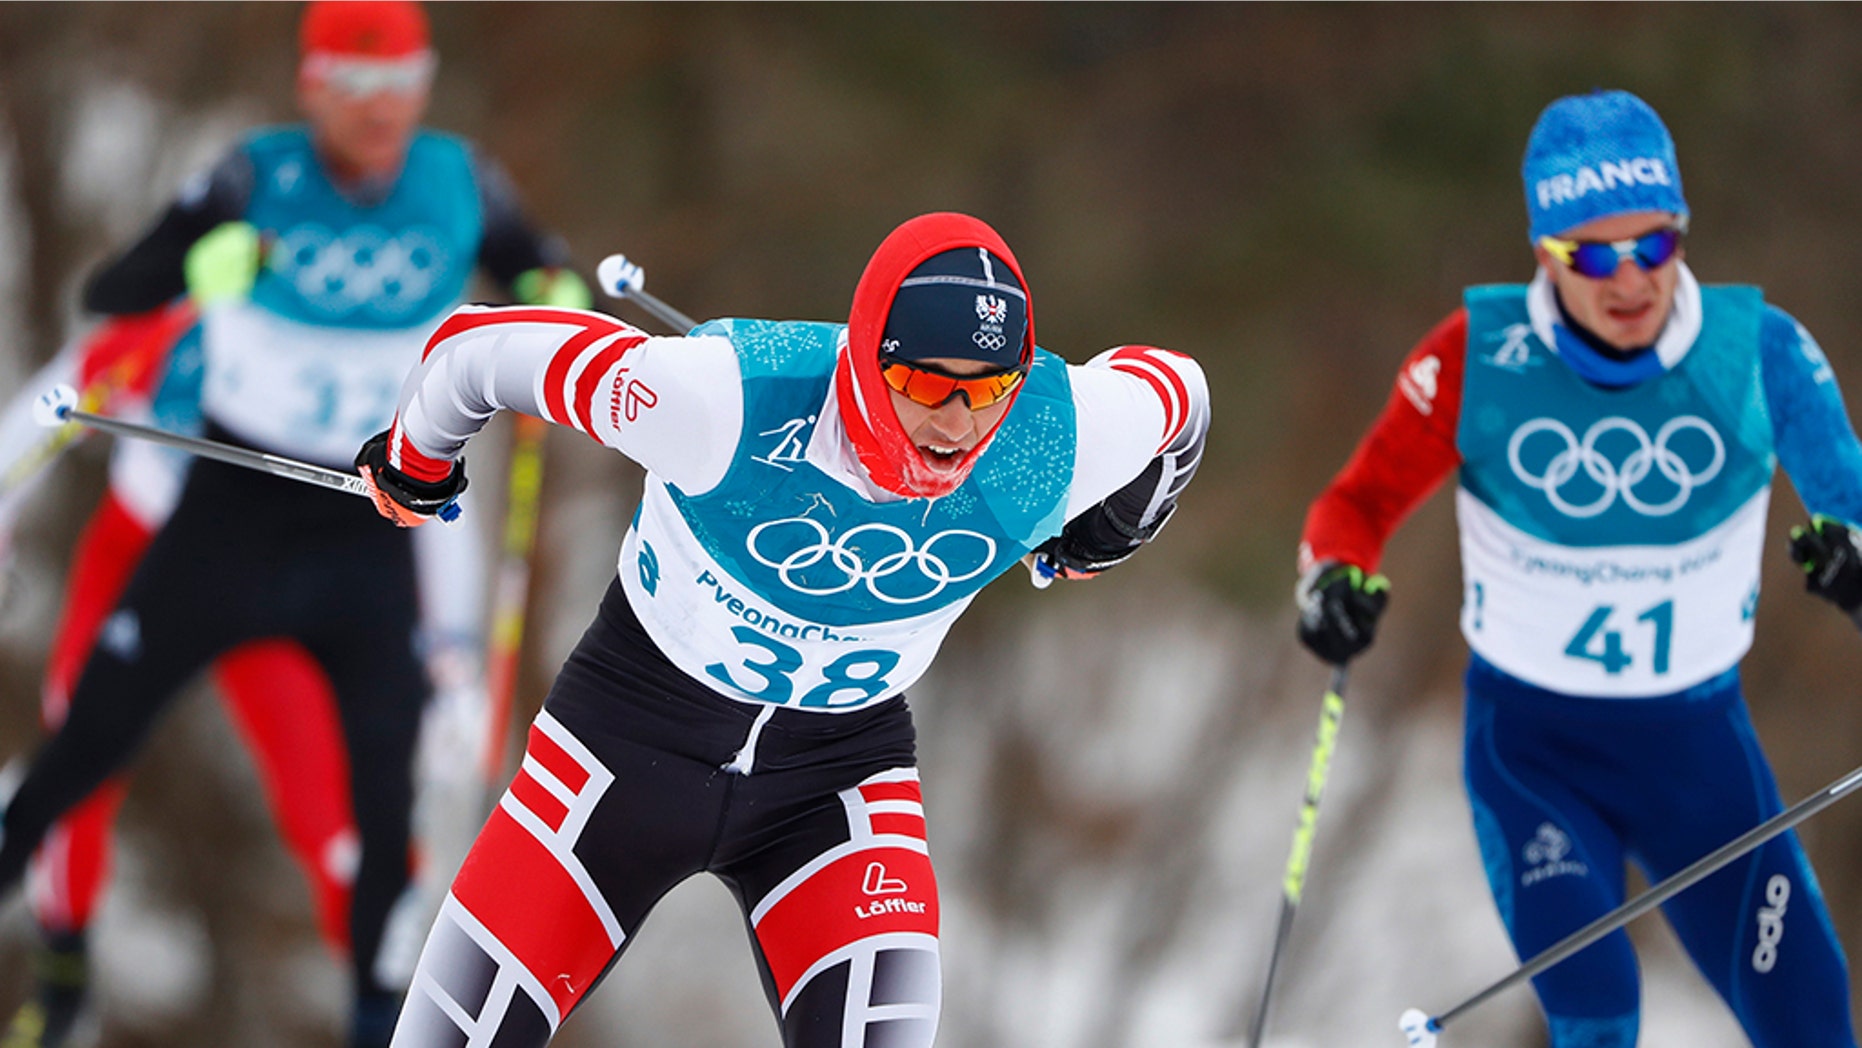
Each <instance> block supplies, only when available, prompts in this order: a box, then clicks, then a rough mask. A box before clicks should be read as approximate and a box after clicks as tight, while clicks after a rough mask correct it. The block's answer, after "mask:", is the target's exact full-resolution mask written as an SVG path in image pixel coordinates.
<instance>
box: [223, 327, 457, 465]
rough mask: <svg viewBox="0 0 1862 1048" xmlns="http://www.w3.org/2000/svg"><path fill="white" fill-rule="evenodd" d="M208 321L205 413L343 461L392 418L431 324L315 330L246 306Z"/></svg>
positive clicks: (316, 456)
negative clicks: (390, 328) (379, 328)
mask: <svg viewBox="0 0 1862 1048" xmlns="http://www.w3.org/2000/svg"><path fill="white" fill-rule="evenodd" d="M203 323H204V338H205V348H206V378H205V380H204V382H203V384H202V389H201V409H202V411H203V413H204V414H205V415H206V416H207V417H208V418H209V419H211V420H213V421H214V422H216V423H218V424H220V425H221V426H224V427H225V428H226V429H227V430H229V431H231V432H233V433H235V434H237V435H238V436H239V437H241V438H243V439H245V440H248V441H251V442H252V443H253V444H255V445H258V446H260V447H263V448H265V449H267V450H269V451H275V452H278V453H280V454H284V455H289V456H292V457H294V458H300V459H305V460H307V461H310V462H314V463H319V464H322V465H327V466H333V467H337V468H346V467H347V466H349V464H350V463H351V462H352V461H354V459H355V454H356V449H357V448H359V447H361V446H362V442H363V441H365V440H367V439H368V438H369V437H372V436H374V435H375V434H376V433H379V432H381V431H382V430H383V429H385V428H387V426H388V423H389V422H390V421H392V420H393V418H394V409H395V403H396V401H397V400H398V398H399V397H400V393H401V383H402V381H403V380H405V379H406V377H407V373H408V372H409V371H410V370H412V369H413V367H414V365H415V364H417V363H419V362H420V352H421V349H422V347H423V346H424V345H425V344H426V338H427V335H428V334H429V333H430V330H431V327H432V325H427V324H423V325H421V326H419V327H414V328H400V329H394V330H370V329H359V328H330V327H313V326H311V325H307V324H300V323H297V322H295V321H292V320H287V319H285V318H283V317H280V316H278V315H277V314H275V313H272V312H270V311H268V310H265V309H261V308H259V307H257V306H254V305H251V304H249V303H239V304H236V305H231V306H227V307H222V308H217V309H214V310H211V311H210V312H209V313H208V314H207V316H206V318H205V319H204V321H203Z"/></svg>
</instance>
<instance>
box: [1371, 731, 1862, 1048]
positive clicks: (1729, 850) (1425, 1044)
mask: <svg viewBox="0 0 1862 1048" xmlns="http://www.w3.org/2000/svg"><path fill="white" fill-rule="evenodd" d="M1857 786H1862V768H1857V769H1855V770H1854V771H1852V772H1850V773H1849V774H1847V775H1845V776H1843V777H1842V778H1840V779H1837V780H1836V781H1835V782H1832V783H1830V784H1829V785H1828V786H1825V787H1824V788H1823V789H1821V790H1819V791H1817V792H1816V793H1813V794H1811V795H1810V796H1808V797H1806V798H1804V799H1803V800H1801V801H1799V802H1797V803H1796V804H1794V805H1792V806H1791V807H1789V808H1787V809H1785V810H1784V811H1781V812H1779V813H1778V814H1776V815H1774V816H1772V817H1771V818H1769V819H1766V820H1765V821H1764V822H1762V823H1760V824H1758V825H1757V826H1754V827H1753V828H1752V829H1750V830H1747V831H1746V832H1745V833H1743V834H1741V835H1740V836H1738V837H1736V838H1734V839H1733V840H1730V841H1728V842H1726V843H1725V844H1723V845H1721V846H1720V847H1719V848H1717V849H1715V850H1714V851H1712V852H1710V853H1708V854H1707V855H1704V856H1702V857H1701V858H1699V859H1697V860H1695V861H1694V863H1693V864H1692V865H1690V866H1688V867H1687V868H1686V869H1684V870H1682V871H1680V872H1679V873H1676V874H1674V875H1673V876H1671V877H1669V878H1668V879H1667V880H1665V881H1663V882H1661V883H1660V884H1658V885H1656V886H1655V887H1653V888H1650V889H1649V890H1648V891H1645V892H1643V893H1642V894H1641V895H1638V896H1636V897H1635V898H1634V899H1631V900H1630V901H1628V902H1626V903H1624V904H1623V905H1621V906H1618V907H1617V908H1616V909H1614V910H1611V911H1610V912H1609V913H1606V914H1604V915H1603V916H1602V917H1599V918H1597V919H1596V920H1594V921H1592V922H1590V923H1589V924H1587V925H1585V926H1584V927H1582V928H1579V929H1578V930H1577V931H1575V932H1572V933H1571V934H1570V935H1567V936H1565V937H1564V938H1563V939H1561V940H1559V941H1558V942H1556V943H1554V944H1552V945H1551V946H1549V947H1547V948H1546V949H1544V950H1542V951H1540V952H1539V954H1538V956H1536V957H1534V958H1533V959H1532V960H1530V961H1528V962H1526V963H1525V964H1522V965H1520V966H1519V967H1518V968H1516V969H1514V970H1513V972H1512V974H1510V975H1508V976H1506V977H1505V978H1504V979H1501V980H1500V981H1498V982H1496V983H1494V984H1493V985H1492V986H1489V987H1487V988H1486V989H1485V990H1482V991H1481V992H1479V993H1477V994H1475V995H1474V996H1472V997H1470V998H1468V999H1467V1000H1465V1001H1463V1002H1461V1003H1460V1004H1457V1005H1455V1006H1454V1007H1453V1008H1450V1009H1449V1010H1448V1011H1445V1012H1443V1013H1442V1014H1441V1015H1436V1016H1431V1015H1429V1014H1427V1013H1426V1012H1424V1011H1423V1010H1422V1009H1420V1008H1411V1009H1409V1010H1408V1011H1406V1012H1404V1013H1403V1016H1402V1018H1400V1019H1398V1020H1397V1025H1398V1027H1399V1028H1401V1029H1402V1031H1403V1032H1404V1033H1405V1034H1407V1035H1408V1036H1409V1043H1410V1045H1411V1046H1412V1048H1435V1043H1436V1034H1437V1033H1440V1032H1441V1030H1442V1028H1443V1027H1446V1026H1447V1025H1448V1024H1449V1023H1451V1022H1454V1021H1455V1020H1456V1019H1458V1018H1460V1017H1461V1016H1462V1015H1464V1014H1465V1013H1467V1012H1468V1011H1470V1010H1471V1009H1473V1008H1476V1007H1478V1006H1480V1005H1481V1004H1483V1003H1485V1002H1486V1001H1487V1000H1488V999H1489V998H1491V997H1493V996H1494V995H1495V994H1497V993H1499V992H1500V991H1502V990H1505V989H1507V988H1508V987H1511V986H1514V985H1516V984H1518V983H1520V982H1523V981H1525V980H1527V979H1530V978H1532V977H1533V976H1535V975H1537V974H1539V973H1540V972H1542V971H1544V970H1546V969H1547V968H1550V967H1551V966H1552V965H1554V964H1557V963H1558V962H1560V961H1562V960H1564V959H1565V958H1567V957H1569V956H1571V955H1572V954H1574V953H1576V952H1578V951H1579V950H1582V949H1583V948H1584V947H1586V946H1589V945H1590V944H1591V943H1594V942H1596V941H1597V940H1598V939H1601V938H1603V937H1604V936H1606V935H1608V934H1610V933H1611V932H1613V931H1615V930H1617V929H1618V928H1621V927H1622V926H1623V925H1625V924H1628V923H1629V922H1630V921H1633V920H1635V919H1636V918H1638V917H1640V916H1642V915H1643V914H1645V913H1647V912H1649V911H1650V910H1652V909H1654V908H1655V907H1657V906H1660V905H1661V904H1662V903H1664V902H1667V901H1668V900H1669V899H1671V898H1673V897H1674V896H1676V895H1679V894H1680V893H1681V892H1683V891H1685V890H1687V889H1688V888H1690V887H1692V886H1693V885H1694V884H1695V883H1696V882H1698V881H1700V880H1703V879H1704V878H1706V877H1707V876H1708V875H1709V874H1712V873H1713V872H1715V871H1716V870H1718V869H1720V867H1722V866H1725V865H1726V864H1727V863H1730V862H1732V861H1733V860H1734V859H1737V858H1739V857H1740V856H1742V855H1744V854H1746V853H1747V852H1749V851H1752V850H1753V849H1754V848H1757V847H1758V846H1759V845H1761V844H1764V843H1765V842H1766V841H1769V840H1771V839H1772V838H1773V837H1776V836H1778V835H1779V834H1781V833H1783V832H1784V831H1786V830H1788V829H1790V828H1791V827H1793V826H1796V825H1797V824H1798V823H1800V822H1803V821H1804V820H1805V819H1808V818H1810V817H1811V816H1812V815H1815V814H1817V813H1818V812H1820V811H1822V810H1823V809H1825V808H1827V807H1829V806H1830V805H1832V804H1835V803H1836V802H1837V801H1839V800H1841V799H1842V798H1843V796H1844V795H1845V794H1847V793H1849V792H1850V791H1852V790H1854V789H1855V788H1856V787H1857Z"/></svg>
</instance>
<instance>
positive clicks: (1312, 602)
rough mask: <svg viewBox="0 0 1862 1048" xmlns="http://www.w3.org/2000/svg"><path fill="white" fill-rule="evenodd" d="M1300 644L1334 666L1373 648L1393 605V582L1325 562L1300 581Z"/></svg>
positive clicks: (1353, 567)
mask: <svg viewBox="0 0 1862 1048" xmlns="http://www.w3.org/2000/svg"><path fill="white" fill-rule="evenodd" d="M1294 596H1295V599H1296V600H1297V601H1298V603H1299V610H1300V620H1299V636H1300V643H1301V644H1304V645H1306V647H1307V649H1308V650H1309V651H1311V652H1312V653H1313V654H1314V655H1317V656H1319V657H1320V658H1321V659H1324V660H1325V661H1326V662H1329V663H1331V664H1332V665H1334V666H1343V665H1344V664H1345V663H1347V662H1349V661H1350V660H1351V659H1352V657H1353V656H1355V655H1357V654H1358V653H1359V652H1361V651H1363V650H1364V649H1365V648H1368V647H1370V646H1371V641H1372V640H1373V639H1375V638H1376V636H1377V619H1378V617H1379V616H1381V615H1382V614H1383V613H1384V606H1385V605H1386V604H1388V603H1389V602H1390V580H1389V579H1386V578H1384V577H1383V576H1382V575H1366V574H1365V573H1364V570H1363V569H1362V568H1359V567H1357V566H1356V565H1353V564H1339V563H1337V562H1334V561H1324V562H1322V563H1319V564H1316V565H1314V566H1313V568H1312V570H1310V571H1308V572H1307V573H1306V574H1305V576H1304V577H1302V578H1301V579H1300V583H1299V588H1298V589H1296V590H1295V591H1294Z"/></svg>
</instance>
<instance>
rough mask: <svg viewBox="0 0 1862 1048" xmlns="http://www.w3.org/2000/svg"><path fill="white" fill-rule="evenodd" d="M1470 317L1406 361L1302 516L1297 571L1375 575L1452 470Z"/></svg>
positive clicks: (1453, 318)
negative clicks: (1324, 567)
mask: <svg viewBox="0 0 1862 1048" xmlns="http://www.w3.org/2000/svg"><path fill="white" fill-rule="evenodd" d="M1467 344H1468V314H1467V311H1466V310H1465V309H1459V310H1456V311H1455V312H1454V313H1453V314H1451V315H1450V316H1449V317H1448V319H1446V320H1444V321H1442V322H1441V323H1440V324H1438V325H1436V327H1435V329H1434V330H1432V331H1430V332H1429V333H1428V334H1427V335H1425V336H1423V339H1422V341H1421V342H1419V343H1417V344H1416V348H1415V349H1413V350H1411V351H1410V354H1409V356H1408V358H1407V359H1405V360H1404V361H1403V367H1402V370H1401V371H1399V372H1398V374H1397V382H1396V388H1395V389H1394V390H1392V391H1391V394H1390V400H1389V402H1388V403H1386V404H1385V405H1384V410H1383V413H1382V414H1380V415H1378V416H1377V421H1376V422H1374V423H1373V424H1372V425H1371V429H1370V432H1369V433H1367V434H1365V437H1364V439H1363V440H1362V441H1361V442H1360V443H1359V444H1358V448H1357V450H1356V451H1355V452H1354V453H1353V454H1352V456H1351V460H1350V461H1349V462H1347V463H1345V468H1344V469H1342V470H1340V471H1339V474H1338V476H1336V477H1334V478H1333V479H1332V483H1331V484H1330V485H1328V486H1327V487H1326V489H1325V491H1324V492H1322V493H1321V494H1320V495H1319V497H1318V499H1317V500H1315V501H1314V502H1313V504H1312V508H1311V509H1310V510H1308V511H1307V514H1306V529H1305V531H1304V533H1303V534H1302V535H1301V543H1300V550H1301V553H1300V559H1301V565H1300V566H1301V568H1302V570H1303V569H1304V568H1306V567H1307V566H1309V565H1310V564H1313V563H1317V562H1320V561H1328V560H1330V561H1338V562H1340V563H1345V564H1355V565H1357V566H1358V567H1361V568H1363V569H1365V570H1366V571H1375V570H1376V569H1377V564H1378V562H1379V561H1380V560H1381V559H1382V558H1383V551H1384V544H1385V543H1387V542H1388V541H1389V540H1390V536H1391V535H1392V534H1393V533H1394V532H1395V531H1396V529H1397V526H1398V525H1399V524H1401V523H1402V522H1403V520H1404V518H1405V517H1407V516H1409V514H1410V512H1411V511H1413V510H1414V509H1415V508H1416V507H1417V506H1419V505H1421V504H1422V501H1423V500H1424V499H1426V498H1428V497H1429V495H1430V493H1431V492H1433V491H1434V490H1435V489H1436V487H1437V486H1439V485H1440V484H1441V482H1442V480H1443V479H1444V478H1446V477H1447V476H1448V474H1449V473H1451V472H1453V471H1454V469H1455V467H1457V466H1459V465H1460V464H1461V452H1460V450H1459V449H1457V448H1456V446H1455V429H1456V426H1457V425H1458V424H1459V422H1460V418H1461V377H1462V373H1463V370H1464V365H1465V360H1466V356H1467Z"/></svg>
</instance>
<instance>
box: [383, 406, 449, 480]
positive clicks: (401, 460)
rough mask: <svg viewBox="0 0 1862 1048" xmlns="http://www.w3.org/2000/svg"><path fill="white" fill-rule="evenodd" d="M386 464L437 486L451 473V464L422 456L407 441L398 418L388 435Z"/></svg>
mask: <svg viewBox="0 0 1862 1048" xmlns="http://www.w3.org/2000/svg"><path fill="white" fill-rule="evenodd" d="M388 464H389V465H391V466H393V467H394V468H395V469H398V470H400V471H401V472H403V473H405V474H407V475H408V476H410V477H413V478H414V479H415V480H418V481H423V482H425V483H428V484H437V483H439V482H440V481H442V480H445V479H446V478H447V477H449V476H452V472H453V464H452V463H450V462H447V461H446V460H444V459H436V458H432V457H430V456H427V455H424V454H422V453H421V451H420V449H419V448H417V447H415V446H414V442H413V441H411V440H409V439H407V434H406V433H404V432H402V430H401V420H400V419H398V418H397V419H395V420H394V428H393V429H392V430H390V431H389V433H388Z"/></svg>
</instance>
